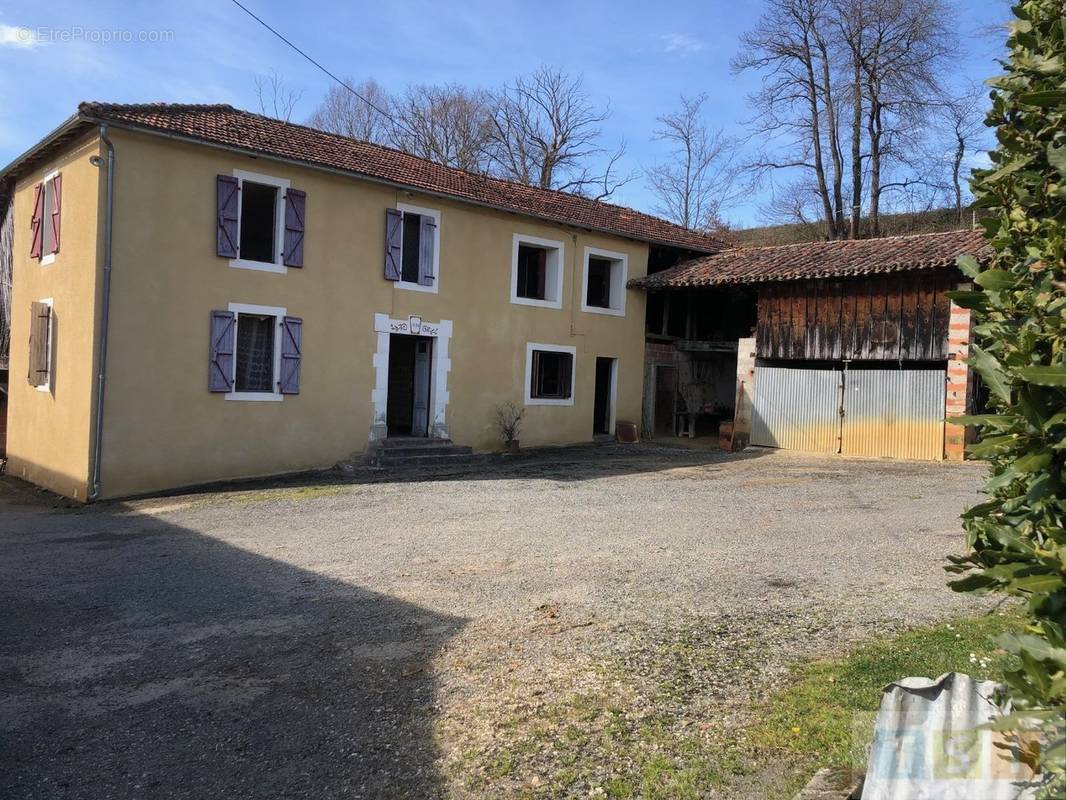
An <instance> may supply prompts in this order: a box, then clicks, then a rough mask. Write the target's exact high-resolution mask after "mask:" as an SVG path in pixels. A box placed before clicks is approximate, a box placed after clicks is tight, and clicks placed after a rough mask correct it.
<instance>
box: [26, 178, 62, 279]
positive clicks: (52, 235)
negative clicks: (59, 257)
mask: <svg viewBox="0 0 1066 800" xmlns="http://www.w3.org/2000/svg"><path fill="white" fill-rule="evenodd" d="M62 200H63V176H62V175H60V174H59V173H58V172H52V173H49V174H48V175H46V176H45V178H44V180H43V181H41V182H40V183H38V184H37V185H36V186H34V187H33V216H32V217H31V218H30V258H36V259H38V260H39V261H40V262H41V264H42V265H43V264H51V263H52V262H53V261H55V258H56V253H58V252H59V231H60V222H61V211H62V207H63V204H62Z"/></svg>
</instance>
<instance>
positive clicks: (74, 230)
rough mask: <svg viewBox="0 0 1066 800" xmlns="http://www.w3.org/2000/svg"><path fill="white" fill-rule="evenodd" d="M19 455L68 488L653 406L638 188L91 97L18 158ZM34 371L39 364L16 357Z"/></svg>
mask: <svg viewBox="0 0 1066 800" xmlns="http://www.w3.org/2000/svg"><path fill="white" fill-rule="evenodd" d="M0 180H2V181H3V185H4V186H5V187H6V188H5V191H4V192H3V193H2V194H0V197H3V196H5V195H6V198H7V199H6V200H4V203H5V204H7V216H8V218H9V219H10V220H13V226H14V227H13V231H14V234H13V238H12V240H11V242H10V243H9V251H10V253H9V257H10V259H11V262H12V272H13V299H12V321H11V342H12V345H11V353H10V375H11V380H10V391H9V409H8V414H9V417H8V442H7V453H8V459H9V461H8V471H9V473H10V474H13V475H15V476H18V477H21V478H24V479H26V480H29V481H32V482H34V483H37V484H39V485H41V486H45V487H47V488H49V489H52V490H54V491H56V492H60V493H62V494H64V495H68V496H70V497H73V498H77V499H94V498H98V497H115V496H123V495H129V494H136V493H142V492H150V491H155V490H161V489H167V488H173V487H178V486H183V485H190V484H196V483H202V482H208V481H214V480H220V479H229V478H238V477H248V476H258V475H268V474H275V473H281V472H287V471H292V470H300V469H307V468H315V467H326V466H329V465H332V464H334V463H336V462H337V461H339V460H343V459H347V458H350V457H351V456H352V454H353V453H361V452H365V451H366V450H367V448H368V447H370V446H373V445H374V443H376V442H380V441H382V440H385V439H386V438H387V437H395V436H420V437H433V438H440V439H451V440H453V441H455V442H456V443H460V444H463V445H467V446H471V447H473V448H475V449H478V450H490V449H497V448H498V447H499V446H500V440H499V435H498V432H497V430H496V426H495V415H496V409H497V408H498V407H499V406H500V404H502V403H506V402H513V403H515V404H516V405H518V406H524V407H525V409H526V416H525V419H524V421H523V429H522V442H523V444H528V445H544V444H564V443H571V442H581V441H587V440H589V439H591V438H592V437H593V436H594V434H595V433H597V432H602V433H609V432H611V431H612V430H613V426H614V423H615V421H616V420H633V421H637V420H639V419H640V414H641V396H642V380H643V369H642V365H643V358H644V296H643V294H642V293H641V292H639V291H632V290H627V288H626V284H627V282H628V281H629V280H631V279H633V278H639V277H641V276H643V275H645V274H646V273H647V270H648V262H649V254H652V257H653V258H667V259H669V260H670V261H673V260H676V258H678V257H680V256H682V255H693V254H702V253H709V252H712V251H713V250H715V249H716V243H715V241H714V240H713V239H710V238H709V237H706V236H704V235H701V234H698V233H695V232H692V231H688V230H685V229H683V228H680V227H678V226H675V225H672V224H670V223H668V222H665V221H663V220H660V219H657V218H655V217H652V216H648V215H646V214H641V213H638V212H636V211H633V210H631V209H627V208H622V207H619V206H613V205H609V204H606V203H602V202H597V201H594V200H590V199H587V198H583V197H578V196H575V195H572V194H566V193H562V192H555V191H549V190H543V189H537V188H532V187H528V186H522V185H517V184H513V183H509V182H506V181H501V180H496V179H493V178H488V177H484V176H480V175H474V174H471V173H467V172H463V171H460V170H456V169H452V168H449V167H445V166H441V165H439V164H435V163H432V162H429V161H425V160H422V159H419V158H416V157H413V156H410V155H407V154H404V153H401V152H398V151H395V150H391V149H388V148H384V147H380V146H376V145H372V144H368V143H366V142H361V141H356V140H352V139H347V138H344V137H339V136H334V135H331V134H327V133H323V132H321V131H317V130H313V129H310V128H306V127H302V126H299V125H293V124H289V123H284V122H280V121H278V120H274V119H269V118H266V117H262V116H258V115H255V114H250V113H247V112H243V111H239V110H236V109H234V108H232V107H230V106H224V105H210V106H205V105H201V106H193V105H162V104H153V105H110V104H98V103H83V104H82V105H81V106H79V108H78V110H77V113H76V114H74V115H73V116H72V117H71V118H70V119H69V120H67V121H66V122H65V123H63V124H62V125H61V126H60V127H59V128H57V129H56V130H55V131H53V132H52V133H51V134H50V135H49V136H48V137H46V138H45V139H44V140H42V141H41V142H39V143H38V144H37V145H35V146H34V147H33V148H31V149H30V150H29V151H28V152H26V153H25V154H24V155H22V156H21V157H19V158H18V159H17V160H16V161H15V162H14V163H13V164H11V165H10V166H8V167H7V168H6V169H5V170H4V171H3V173H2V174H0ZM21 376H26V379H25V380H23V379H22V377H21Z"/></svg>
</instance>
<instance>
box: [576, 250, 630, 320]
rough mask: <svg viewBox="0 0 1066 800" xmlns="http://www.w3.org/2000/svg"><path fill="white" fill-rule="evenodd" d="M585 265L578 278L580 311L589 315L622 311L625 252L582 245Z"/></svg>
mask: <svg viewBox="0 0 1066 800" xmlns="http://www.w3.org/2000/svg"><path fill="white" fill-rule="evenodd" d="M584 261H585V268H584V270H582V276H583V277H582V278H581V310H582V311H587V312H589V313H591V314H613V315H614V316H617V317H624V316H625V313H626V280H628V276H629V259H628V257H627V256H626V254H625V253H615V252H613V251H611V250H601V249H599V248H598V247H586V248H585V259H584Z"/></svg>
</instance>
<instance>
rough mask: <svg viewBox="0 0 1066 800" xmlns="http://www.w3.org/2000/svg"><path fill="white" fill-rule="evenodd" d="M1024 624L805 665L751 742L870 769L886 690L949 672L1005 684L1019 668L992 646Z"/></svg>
mask: <svg viewBox="0 0 1066 800" xmlns="http://www.w3.org/2000/svg"><path fill="white" fill-rule="evenodd" d="M1021 624H1022V623H1021V617H1020V616H1019V615H1018V614H1017V613H1015V612H1013V611H1007V612H1002V613H997V614H992V615H989V616H984V617H975V618H962V619H956V620H953V621H951V622H946V623H944V624H941V625H937V626H935V627H932V628H923V629H920V630H914V631H910V632H908V633H904V634H902V635H901V636H898V637H896V638H894V639H878V640H875V641H873V642H870V643H869V644H865V645H862V646H860V647H858V648H856V649H855V650H854V651H852V652H851V653H850V654H849V655H848V656H846V657H845V658H842V659H837V660H827V661H814V662H810V663H808V664H805V665H803V666H801V667H799V668H797V670H796V672H795V674H794V682H793V683H792V684H791V685H790V686H789V687H788V688H786V689H784V690H783V691H781V692H780V693H778V694H776V695H774V696H772V697H771V698H770V700H769V702H768V704H767V709H766V712H765V713H764V714H762V715H761V718H760V721H759V723H758V724H757V725H756V726H755V727H754V729H753V730H752V731H751V739H750V740H751V741H752V742H753V743H754V744H755V745H757V746H759V747H765V748H768V749H770V750H779V751H788V752H790V753H795V754H799V755H802V756H805V757H806V758H807V759H809V760H811V761H812V762H814V763H813V766H817V767H823V766H824V767H848V766H858V767H861V766H865V753H864V748H865V746H866V745H867V744H868V743H869V742H870V740H871V739H872V735H873V722H874V717H875V715H876V712H877V708H878V706H879V705H880V702H881V692H882V689H883V688H884V687H885V686H886V685H887V684H889V683H891V682H892V681H895V680H899V679H900V678H903V677H907V676H918V675H920V676H925V677H929V678H935V677H937V676H938V675H942V674H943V673H945V672H965V673H966V674H968V675H971V676H973V677H975V678H979V679H982V680H984V679H992V680H999V679H1000V678H1001V676H1002V674H1003V671H1004V669H1008V668H1012V667H1013V666H1014V663H1013V659H1012V657H1010V656H1009V655H1007V654H1006V653H1004V652H1003V651H1002V650H998V649H997V648H996V646H995V644H994V641H993V640H994V639H995V637H996V636H998V635H1000V634H1002V633H1006V632H1008V631H1015V630H1017V629H1018V628H1019V627H1020V626H1021ZM971 654H972V656H971Z"/></svg>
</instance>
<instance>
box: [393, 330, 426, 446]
mask: <svg viewBox="0 0 1066 800" xmlns="http://www.w3.org/2000/svg"><path fill="white" fill-rule="evenodd" d="M432 352H433V340H432V339H428V338H426V337H423V336H408V335H406V334H398V333H394V334H392V336H391V337H390V341H389V394H388V404H387V408H386V422H387V424H388V435H389V436H427V435H428V432H429V389H430V387H429V383H430V380H429V377H430V368H431V362H430V359H431V356H432Z"/></svg>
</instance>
